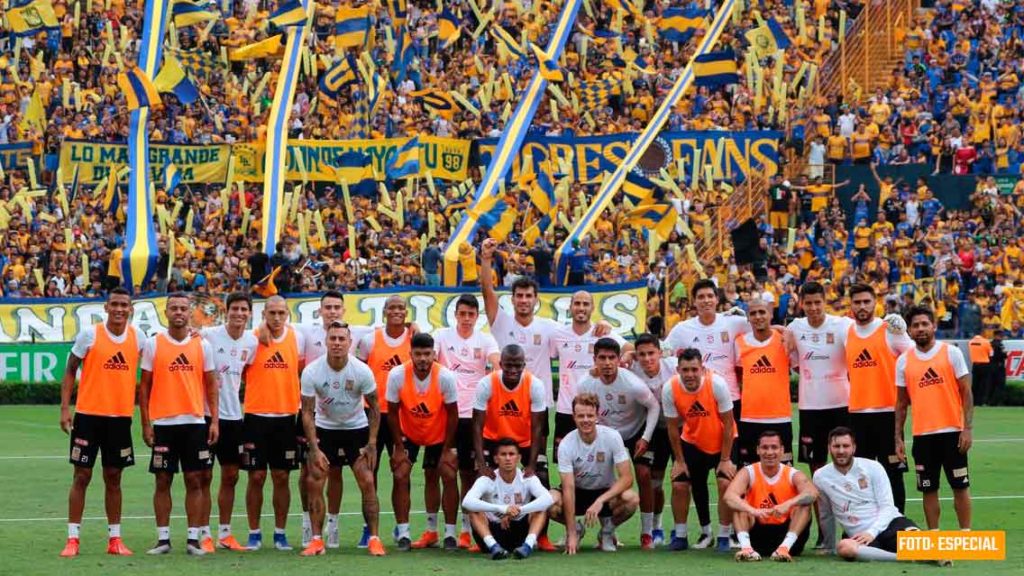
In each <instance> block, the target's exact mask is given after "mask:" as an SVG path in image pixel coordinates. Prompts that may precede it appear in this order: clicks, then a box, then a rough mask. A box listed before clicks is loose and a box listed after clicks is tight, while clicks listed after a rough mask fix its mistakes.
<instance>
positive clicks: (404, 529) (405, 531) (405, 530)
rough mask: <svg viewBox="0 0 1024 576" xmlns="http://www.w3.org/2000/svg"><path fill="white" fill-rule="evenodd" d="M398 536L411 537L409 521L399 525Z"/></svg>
mask: <svg viewBox="0 0 1024 576" xmlns="http://www.w3.org/2000/svg"><path fill="white" fill-rule="evenodd" d="M398 537H399V538H408V537H409V523H408V522H406V523H405V524H399V525H398Z"/></svg>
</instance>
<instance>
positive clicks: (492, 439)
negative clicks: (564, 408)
mask: <svg viewBox="0 0 1024 576" xmlns="http://www.w3.org/2000/svg"><path fill="white" fill-rule="evenodd" d="M500 365H501V370H498V371H495V372H492V373H491V374H490V375H488V376H486V377H485V378H484V379H483V380H481V381H480V382H479V384H477V387H476V400H475V401H474V403H473V446H474V452H475V453H476V470H477V472H479V473H480V474H483V475H485V476H490V475H491V473H492V467H493V466H494V465H495V462H496V461H495V460H494V457H495V450H496V449H497V447H498V440H501V439H503V438H511V439H513V440H515V441H516V442H517V444H518V446H519V448H520V449H522V451H524V452H526V454H527V461H526V471H525V474H526V476H527V477H531V476H533V475H534V473H536V474H537V476H538V477H540V479H541V483H542V484H543V483H546V482H547V466H546V464H545V463H544V462H538V461H537V456H538V454H539V453H540V451H541V442H542V441H543V440H542V436H541V434H542V433H543V428H544V426H543V420H544V417H545V416H546V415H547V403H546V402H545V398H544V383H543V382H541V381H539V380H538V379H537V378H534V376H533V374H530V373H529V372H528V371H526V370H524V368H525V367H526V356H525V354H524V353H523V348H522V347H521V346H519V345H518V344H509V345H508V346H505V348H503V349H502V351H501V360H500Z"/></svg>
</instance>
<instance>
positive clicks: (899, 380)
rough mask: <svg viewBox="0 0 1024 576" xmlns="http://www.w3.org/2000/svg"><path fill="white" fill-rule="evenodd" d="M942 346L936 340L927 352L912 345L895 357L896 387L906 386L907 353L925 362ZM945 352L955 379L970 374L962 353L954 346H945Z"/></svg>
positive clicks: (936, 432)
mask: <svg viewBox="0 0 1024 576" xmlns="http://www.w3.org/2000/svg"><path fill="white" fill-rule="evenodd" d="M941 348H942V346H941V343H940V342H939V341H938V340H936V341H934V342H933V343H932V348H931V350H928V351H927V352H921V351H920V350H918V349H917V347H916V346H915V347H913V348H911V349H909V350H907V351H906V352H904V353H903V354H900V357H899V358H897V359H896V387H897V388H906V387H907V355H908V354H913V355H914V357H915V358H917V359H918V360H921V361H923V362H927V361H928V360H931V359H932V358H934V357H935V355H936V354H938V353H939V350H940V349H941ZM946 354H947V356H948V357H949V363H950V364H952V365H953V375H954V376H956V377H957V379H960V378H963V377H964V376H966V375H967V374H970V372H971V371H970V370H969V369H968V368H967V361H965V360H964V354H963V352H961V351H960V349H959V348H957V347H956V346H950V345H947V346H946ZM959 430H960V429H959V428H941V429H939V430H936V431H934V432H928V434H942V433H944V432H958V431H959Z"/></svg>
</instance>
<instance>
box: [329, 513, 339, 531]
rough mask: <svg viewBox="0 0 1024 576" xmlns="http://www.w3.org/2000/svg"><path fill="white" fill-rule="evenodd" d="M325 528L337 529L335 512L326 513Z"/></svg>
mask: <svg viewBox="0 0 1024 576" xmlns="http://www.w3.org/2000/svg"><path fill="white" fill-rule="evenodd" d="M327 529H328V530H337V529H338V515H337V514H328V515H327Z"/></svg>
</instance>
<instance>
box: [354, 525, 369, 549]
mask: <svg viewBox="0 0 1024 576" xmlns="http://www.w3.org/2000/svg"><path fill="white" fill-rule="evenodd" d="M369 544H370V527H369V526H367V525H366V524H363V535H362V536H360V537H359V543H358V544H356V548H366V547H367V546H368V545H369Z"/></svg>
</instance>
